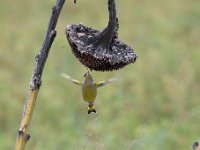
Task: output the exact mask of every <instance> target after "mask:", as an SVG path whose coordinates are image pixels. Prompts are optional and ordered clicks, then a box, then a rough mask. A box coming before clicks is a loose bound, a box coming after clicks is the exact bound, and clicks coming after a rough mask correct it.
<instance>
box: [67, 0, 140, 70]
mask: <svg viewBox="0 0 200 150" xmlns="http://www.w3.org/2000/svg"><path fill="white" fill-rule="evenodd" d="M108 10H109V22H108V26H107V27H106V28H105V29H104V30H103V31H102V32H99V31H98V30H95V29H92V28H89V27H86V26H84V25H83V24H78V25H74V24H73V25H68V26H67V27H66V35H67V39H68V42H69V44H70V46H71V49H72V52H73V53H74V55H75V56H76V57H77V58H78V59H79V61H80V62H81V63H82V64H83V65H85V66H86V67H88V68H90V69H91V70H96V71H112V70H117V69H120V68H122V67H124V66H126V65H127V64H130V63H134V62H135V61H136V59H137V56H136V54H135V52H134V50H133V49H132V48H131V47H130V46H128V45H127V44H125V43H123V42H121V41H120V40H119V39H118V37H117V30H118V19H117V18H116V9H115V1H114V0H108Z"/></svg>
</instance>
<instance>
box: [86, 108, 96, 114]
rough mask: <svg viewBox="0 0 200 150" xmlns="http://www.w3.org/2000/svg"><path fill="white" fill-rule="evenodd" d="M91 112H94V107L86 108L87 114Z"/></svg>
mask: <svg viewBox="0 0 200 150" xmlns="http://www.w3.org/2000/svg"><path fill="white" fill-rule="evenodd" d="M92 112H94V113H96V110H95V109H94V108H88V114H91V113H92Z"/></svg>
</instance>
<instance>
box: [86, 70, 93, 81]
mask: <svg viewBox="0 0 200 150" xmlns="http://www.w3.org/2000/svg"><path fill="white" fill-rule="evenodd" d="M84 77H85V82H93V78H92V75H91V74H90V72H89V71H88V72H86V73H85V74H84Z"/></svg>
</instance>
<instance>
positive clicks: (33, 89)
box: [15, 0, 65, 150]
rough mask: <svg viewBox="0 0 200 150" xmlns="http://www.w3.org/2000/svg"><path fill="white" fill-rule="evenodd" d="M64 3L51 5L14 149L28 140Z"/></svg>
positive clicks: (59, 1)
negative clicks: (45, 66)
mask: <svg viewBox="0 0 200 150" xmlns="http://www.w3.org/2000/svg"><path fill="white" fill-rule="evenodd" d="M64 3H65V0H57V1H56V4H55V5H54V6H53V9H52V14H51V17H50V20H49V24H48V29H47V32H46V35H45V38H44V41H43V43H42V47H41V49H40V51H39V54H38V55H37V56H36V60H35V61H36V62H35V67H34V70H33V74H32V79H31V81H30V87H29V91H28V95H27V99H26V101H25V104H24V110H23V114H22V120H21V125H20V129H19V131H18V136H17V141H16V146H15V149H16V150H24V148H25V144H26V142H27V141H28V140H29V138H30V135H29V134H28V132H29V126H30V122H31V118H32V115H33V111H34V108H35V103H36V99H37V95H38V92H39V88H40V86H41V83H42V80H41V78H42V72H43V69H44V65H45V62H46V60H47V57H48V54H49V51H50V48H51V45H52V43H53V41H54V39H55V37H56V31H55V27H56V24H57V21H58V17H59V14H60V11H61V10H62V7H63V5H64Z"/></svg>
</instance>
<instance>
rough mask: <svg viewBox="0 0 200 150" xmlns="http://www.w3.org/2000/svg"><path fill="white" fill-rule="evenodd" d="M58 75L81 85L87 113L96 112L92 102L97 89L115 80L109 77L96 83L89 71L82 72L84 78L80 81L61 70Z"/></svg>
mask: <svg viewBox="0 0 200 150" xmlns="http://www.w3.org/2000/svg"><path fill="white" fill-rule="evenodd" d="M60 75H61V76H62V77H63V78H65V79H67V80H70V81H71V82H72V83H74V84H76V85H78V86H81V88H82V97H83V100H84V101H85V102H87V104H88V114H91V113H92V112H93V113H96V109H95V108H94V102H95V99H96V96H97V89H98V88H100V87H102V86H105V85H107V84H109V83H111V82H113V81H116V80H117V78H111V79H108V80H106V81H101V82H99V83H96V82H95V81H94V79H93V77H92V75H91V74H90V72H89V71H88V72H86V73H85V74H84V76H83V77H84V78H85V80H84V81H83V82H82V83H81V82H80V81H78V80H75V79H73V78H71V77H70V76H69V75H68V74H66V73H63V72H62V73H60Z"/></svg>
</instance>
